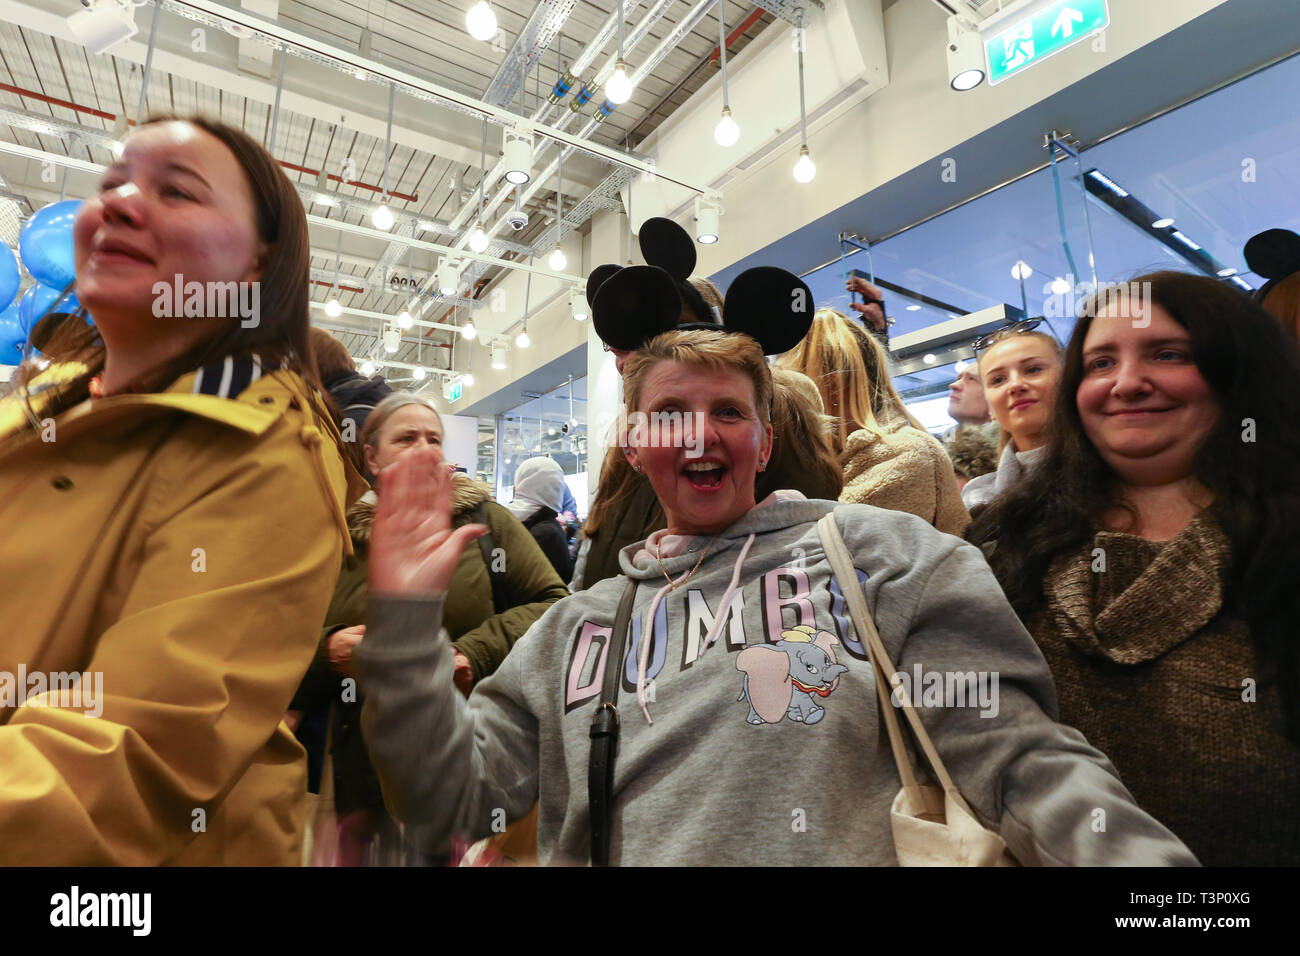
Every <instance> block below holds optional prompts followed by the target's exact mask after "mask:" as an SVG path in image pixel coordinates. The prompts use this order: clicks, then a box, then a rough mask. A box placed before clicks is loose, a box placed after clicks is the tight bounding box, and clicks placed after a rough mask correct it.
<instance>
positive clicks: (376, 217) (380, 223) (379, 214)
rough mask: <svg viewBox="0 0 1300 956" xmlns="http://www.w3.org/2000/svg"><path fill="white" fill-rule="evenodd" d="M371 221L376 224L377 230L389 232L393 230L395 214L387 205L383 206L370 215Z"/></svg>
mask: <svg viewBox="0 0 1300 956" xmlns="http://www.w3.org/2000/svg"><path fill="white" fill-rule="evenodd" d="M370 221H371V222H372V223H374V225H375V228H376V229H383V230H384V231H387V230H389V229H392V228H393V213H392V210H390V209H389V208H388V204H387V203H383V204H381V205H380V206H379V207H378V208H376V209H375V211H374V212H373V213H371V214H370Z"/></svg>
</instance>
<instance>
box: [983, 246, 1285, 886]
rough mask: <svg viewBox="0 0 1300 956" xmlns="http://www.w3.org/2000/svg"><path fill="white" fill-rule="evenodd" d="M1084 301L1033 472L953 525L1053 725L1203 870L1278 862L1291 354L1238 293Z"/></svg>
mask: <svg viewBox="0 0 1300 956" xmlns="http://www.w3.org/2000/svg"><path fill="white" fill-rule="evenodd" d="M1127 288H1128V290H1130V291H1127V292H1124V293H1122V294H1120V295H1110V294H1103V295H1101V296H1099V297H1098V298H1097V300H1096V301H1095V302H1090V303H1088V305H1087V306H1086V307H1085V309H1084V314H1083V317H1082V318H1081V319H1080V320H1079V323H1078V325H1077V326H1076V327H1075V330H1074V334H1073V335H1072V337H1071V339H1070V343H1069V346H1068V347H1067V349H1066V352H1065V357H1064V360H1063V367H1062V372H1061V384H1060V400H1059V401H1057V403H1056V407H1055V411H1054V413H1053V418H1052V421H1051V424H1050V427H1049V428H1048V435H1049V437H1048V442H1047V444H1046V446H1045V447H1044V449H1043V452H1042V459H1041V461H1040V462H1039V464H1038V465H1037V466H1036V468H1035V469H1034V470H1033V471H1031V473H1030V474H1029V475H1028V476H1027V477H1026V478H1025V480H1024V481H1023V482H1021V483H1020V484H1019V485H1018V486H1017V487H1016V488H1014V489H1012V490H1011V491H1009V492H1008V493H1007V494H1006V495H1004V496H1002V497H1000V498H998V499H997V500H995V501H994V502H993V503H992V504H991V505H990V506H989V507H988V508H987V509H986V510H985V511H983V512H981V514H980V515H979V516H978V517H977V518H976V520H975V522H974V524H972V526H971V529H970V532H969V535H968V537H969V538H970V540H971V541H973V542H974V543H976V544H979V545H981V546H982V547H984V548H985V550H986V552H988V553H989V561H990V563H991V564H992V566H993V570H994V572H995V573H996V575H997V577H998V580H999V582H1000V583H1001V584H1002V586H1003V588H1004V589H1005V591H1006V593H1007V596H1008V597H1009V598H1010V599H1011V602H1012V605H1013V606H1014V607H1015V608H1016V610H1017V611H1018V612H1019V613H1020V616H1021V617H1022V619H1023V620H1024V622H1025V624H1026V626H1027V627H1028V628H1029V630H1030V633H1031V634H1033V636H1034V638H1035V639H1036V640H1037V641H1038V643H1039V645H1040V646H1041V647H1042V649H1043V653H1044V655H1045V656H1046V657H1047V660H1048V663H1049V664H1050V665H1051V667H1052V670H1053V674H1054V676H1055V678H1056V685H1057V688H1058V691H1059V694H1060V706H1061V718H1062V720H1064V721H1066V722H1067V723H1070V724H1073V725H1074V726H1076V727H1078V728H1079V730H1081V731H1082V732H1083V733H1084V734H1085V735H1086V736H1087V738H1088V740H1089V741H1092V742H1093V743H1095V744H1096V745H1097V746H1099V747H1101V748H1102V749H1103V750H1105V752H1106V753H1107V754H1108V755H1109V756H1110V757H1111V759H1112V760H1114V762H1115V766H1116V767H1117V768H1118V770H1119V772H1120V774H1121V776H1122V777H1123V778H1124V781H1125V783H1127V784H1128V786H1129V788H1130V789H1131V790H1132V791H1133V793H1134V795H1135V796H1136V797H1137V798H1138V801H1139V802H1140V803H1141V804H1142V805H1143V806H1145V807H1147V808H1148V809H1149V810H1151V812H1152V813H1154V814H1155V815H1156V816H1157V817H1158V818H1159V819H1160V820H1161V821H1163V822H1164V823H1166V824H1167V825H1168V826H1169V827H1170V828H1171V829H1173V830H1174V832H1176V833H1177V834H1178V835H1179V836H1181V837H1182V838H1183V839H1184V840H1186V841H1187V843H1188V845H1189V846H1191V847H1192V849H1193V850H1194V851H1195V852H1196V853H1197V855H1198V856H1199V857H1200V858H1201V860H1202V862H1204V863H1206V864H1210V865H1247V864H1291V865H1295V864H1297V863H1300V823H1298V822H1297V821H1300V814H1297V813H1296V794H1297V793H1300V746H1298V744H1300V649H1298V646H1297V643H1296V641H1295V631H1294V628H1295V621H1296V620H1297V619H1300V598H1298V597H1297V589H1296V587H1295V568H1296V567H1297V566H1300V493H1298V492H1297V491H1296V479H1295V476H1296V475H1297V474H1298V473H1300V430H1297V428H1296V422H1297V421H1300V394H1298V393H1297V391H1296V388H1295V382H1296V381H1297V380H1300V355H1298V354H1297V352H1296V346H1295V343H1294V342H1292V341H1290V340H1289V339H1288V337H1287V336H1286V335H1285V333H1283V331H1282V329H1281V328H1280V326H1279V325H1278V324H1277V323H1276V322H1274V321H1273V320H1272V319H1270V317H1269V316H1268V315H1267V314H1266V313H1264V312H1263V311H1262V310H1261V309H1259V308H1258V307H1257V306H1256V305H1254V304H1252V303H1251V302H1250V301H1249V300H1248V299H1247V298H1246V297H1244V296H1243V295H1242V294H1241V293H1239V292H1237V291H1236V290H1235V289H1233V288H1231V287H1230V286H1226V285H1224V284H1222V283H1219V282H1216V281H1214V280H1213V279H1208V278H1204V277H1198V276H1191V275H1185V274H1182V273H1172V272H1164V273H1155V274H1152V275H1147V276H1142V277H1139V278H1138V279H1137V280H1135V281H1134V282H1133V283H1130V284H1129V285H1128V287H1127Z"/></svg>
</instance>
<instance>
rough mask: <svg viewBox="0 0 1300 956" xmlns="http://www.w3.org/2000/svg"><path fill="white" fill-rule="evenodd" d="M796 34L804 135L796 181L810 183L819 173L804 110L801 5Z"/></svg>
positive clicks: (800, 124) (795, 170) (798, 12)
mask: <svg viewBox="0 0 1300 956" xmlns="http://www.w3.org/2000/svg"><path fill="white" fill-rule="evenodd" d="M795 34H796V36H797V37H798V42H796V43H795V49H796V50H798V51H799V131H800V135H801V137H802V139H801V142H800V145H799V161H798V162H796V163H795V164H794V178H795V182H800V183H810V182H812V179H813V177H814V176H816V175H817V166H816V164H815V163H814V162H813V161H812V157H811V156H809V155H808V114H807V113H806V112H805V110H804V91H803V47H804V31H803V7H800V8H799V10H798V11H797V13H796V14H795Z"/></svg>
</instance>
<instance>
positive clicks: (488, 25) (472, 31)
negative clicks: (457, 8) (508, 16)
mask: <svg viewBox="0 0 1300 956" xmlns="http://www.w3.org/2000/svg"><path fill="white" fill-rule="evenodd" d="M465 29H466V30H468V31H469V35H470V36H472V37H473V38H474V39H475V40H491V39H492V38H493V37H494V36H496V35H497V15H496V14H495V13H493V12H492V8H491V7H490V6H488V4H487V0H478V3H476V4H474V6H472V7H470V8H469V12H468V13H466V14H465Z"/></svg>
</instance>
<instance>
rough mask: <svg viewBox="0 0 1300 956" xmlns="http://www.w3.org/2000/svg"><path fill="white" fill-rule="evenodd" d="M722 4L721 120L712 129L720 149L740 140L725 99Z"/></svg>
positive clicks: (725, 34) (720, 43)
mask: <svg viewBox="0 0 1300 956" xmlns="http://www.w3.org/2000/svg"><path fill="white" fill-rule="evenodd" d="M723 6H724V5H723V4H721V3H720V4H718V51H719V52H718V59H719V60H720V61H721V63H722V119H720V120H718V125H717V126H715V127H713V138H714V140H716V141H717V144H718V145H719V146H722V147H724V148H725V147H727V146H735V145H736V140H738V139H740V127H739V126H738V125H737V124H736V121H735V120H734V119H732V118H731V104H730V102H729V101H728V97H727V33H726V28H725V27H724V26H723V21H722V15H723V13H724V12H725V11H724V9H723Z"/></svg>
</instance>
